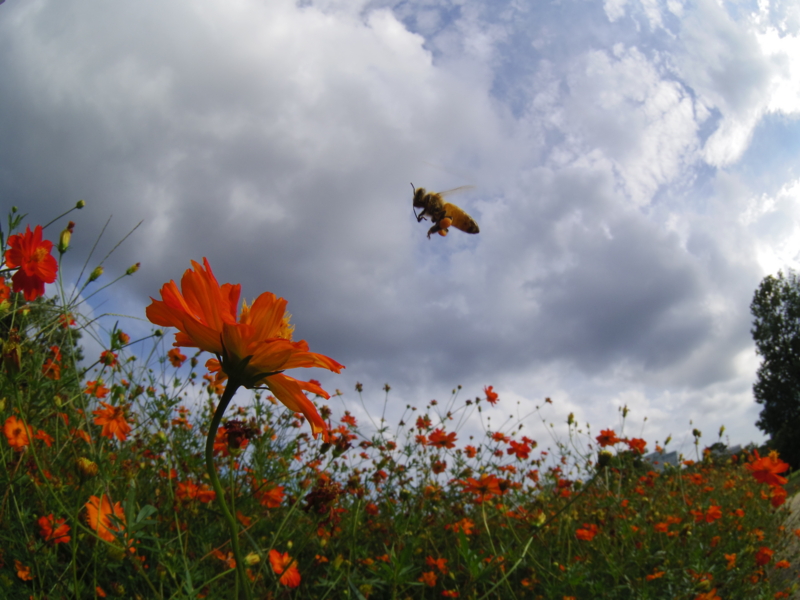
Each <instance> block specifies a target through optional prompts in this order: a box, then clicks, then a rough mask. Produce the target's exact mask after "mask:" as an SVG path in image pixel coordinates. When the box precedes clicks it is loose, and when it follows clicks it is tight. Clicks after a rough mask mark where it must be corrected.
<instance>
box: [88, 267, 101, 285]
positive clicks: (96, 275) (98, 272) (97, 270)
mask: <svg viewBox="0 0 800 600" xmlns="http://www.w3.org/2000/svg"><path fill="white" fill-rule="evenodd" d="M102 274H103V267H95V268H94V271H92V272H91V273H90V274H89V283H91V282H92V281H97V279H99V278H100V275H102Z"/></svg>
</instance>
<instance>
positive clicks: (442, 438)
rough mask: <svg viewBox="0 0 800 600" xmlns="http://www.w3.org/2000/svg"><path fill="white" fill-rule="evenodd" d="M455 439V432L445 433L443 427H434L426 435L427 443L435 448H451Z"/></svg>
mask: <svg viewBox="0 0 800 600" xmlns="http://www.w3.org/2000/svg"><path fill="white" fill-rule="evenodd" d="M455 441H456V433H455V432H453V433H445V432H444V430H443V429H434V430H433V431H432V432H431V434H430V436H429V437H428V445H429V446H436V447H437V448H453V447H455V444H454V442H455Z"/></svg>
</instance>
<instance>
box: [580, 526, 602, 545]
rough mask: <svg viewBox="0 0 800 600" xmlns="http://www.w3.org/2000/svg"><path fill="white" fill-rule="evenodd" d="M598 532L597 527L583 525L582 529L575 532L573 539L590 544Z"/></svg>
mask: <svg viewBox="0 0 800 600" xmlns="http://www.w3.org/2000/svg"><path fill="white" fill-rule="evenodd" d="M598 532H599V529H598V528H597V525H595V524H594V523H592V524H591V525H590V524H588V523H584V524H583V528H581V529H578V530H576V531H575V537H576V538H578V539H579V540H583V541H584V542H591V541H592V540H593V539H594V536H596V535H597V534H598Z"/></svg>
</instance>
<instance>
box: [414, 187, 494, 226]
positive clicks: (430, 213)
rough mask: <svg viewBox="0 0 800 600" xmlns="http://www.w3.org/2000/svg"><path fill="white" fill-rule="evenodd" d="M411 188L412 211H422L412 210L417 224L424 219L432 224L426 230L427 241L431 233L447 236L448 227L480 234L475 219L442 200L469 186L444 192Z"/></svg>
mask: <svg viewBox="0 0 800 600" xmlns="http://www.w3.org/2000/svg"><path fill="white" fill-rule="evenodd" d="M411 187H412V189H413V190H414V209H417V208H421V209H422V212H420V213H419V214H417V211H416V210H414V216H415V217H417V223H419V222H420V221H422V219H424V218H425V217H428V218H429V219H430V220H431V221H432V222H433V227H431V228H430V229H429V230H428V239H430V237H431V234H432V233H438V234H439V235H442V236H444V235H447V229H448V228H449V227H450V226H453V227H455V228H456V229H460V230H461V231H464V232H466V233H478V232H480V229H478V224H477V223H476V222H475V219H473V218H472V217H470V216H469V215H468V214H467V213H466V212H464V211H463V210H462V209H461V208H459V207H458V206H456V205H455V204H451V203H450V202H445V201H444V199H443V196H446V195H448V194H452V193H453V192H457V191H459V190H463V189H469V188H471V187H472V186H471V185H465V186H462V187H458V188H455V189H453V190H447V191H446V192H427V191H425V188H415V187H414V184H413V183H412V184H411Z"/></svg>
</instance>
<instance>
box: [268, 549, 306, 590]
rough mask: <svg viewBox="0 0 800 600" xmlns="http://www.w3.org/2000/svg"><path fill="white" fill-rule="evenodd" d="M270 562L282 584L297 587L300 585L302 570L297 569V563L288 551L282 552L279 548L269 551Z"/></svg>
mask: <svg viewBox="0 0 800 600" xmlns="http://www.w3.org/2000/svg"><path fill="white" fill-rule="evenodd" d="M269 563H270V565H272V570H273V571H274V572H275V574H276V575H280V576H281V578H280V579H279V581H280V583H281V584H282V585H285V586H288V587H290V588H296V587H297V586H298V585H300V571H298V570H297V563H296V562H295V561H294V560H293V559H292V557H291V556H289V553H288V552H284V553H283V554H281V553H280V552H278V551H277V550H270V551H269Z"/></svg>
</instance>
